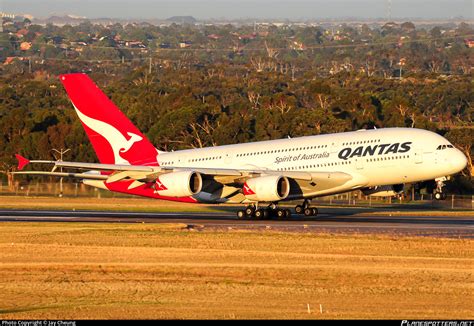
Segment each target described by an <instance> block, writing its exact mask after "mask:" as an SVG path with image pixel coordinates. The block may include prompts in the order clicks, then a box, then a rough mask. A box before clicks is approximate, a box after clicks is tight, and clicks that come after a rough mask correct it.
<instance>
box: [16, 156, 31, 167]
mask: <svg viewBox="0 0 474 326" xmlns="http://www.w3.org/2000/svg"><path fill="white" fill-rule="evenodd" d="M15 157H16V159H17V160H18V170H20V171H21V170H23V168H24V167H25V166H27V165H28V164H29V163H30V160H29V159H27V158H24V157H23V156H21V155H20V154H15Z"/></svg>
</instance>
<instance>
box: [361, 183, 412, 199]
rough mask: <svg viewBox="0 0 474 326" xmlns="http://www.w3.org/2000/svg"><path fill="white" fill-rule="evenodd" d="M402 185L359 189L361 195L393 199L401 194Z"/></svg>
mask: <svg viewBox="0 0 474 326" xmlns="http://www.w3.org/2000/svg"><path fill="white" fill-rule="evenodd" d="M403 187H404V185H403V184H398V185H391V186H376V187H370V188H364V189H361V190H362V193H363V194H364V195H366V196H375V197H393V196H396V195H399V194H400V193H402V192H403Z"/></svg>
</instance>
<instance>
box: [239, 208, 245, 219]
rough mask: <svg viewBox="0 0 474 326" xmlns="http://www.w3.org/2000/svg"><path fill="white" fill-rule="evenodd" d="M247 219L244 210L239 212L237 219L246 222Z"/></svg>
mask: <svg viewBox="0 0 474 326" xmlns="http://www.w3.org/2000/svg"><path fill="white" fill-rule="evenodd" d="M246 217H247V214H246V213H245V211H244V210H243V209H242V210H239V211H237V218H238V219H239V220H245V218H246Z"/></svg>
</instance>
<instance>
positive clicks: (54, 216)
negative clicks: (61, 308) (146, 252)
mask: <svg viewBox="0 0 474 326" xmlns="http://www.w3.org/2000/svg"><path fill="white" fill-rule="evenodd" d="M14 221H17V222H76V223H77V222H88V223H161V224H169V223H172V224H176V223H178V224H180V225H185V226H186V228H188V229H193V230H198V231H203V230H222V231H224V230H276V231H282V232H305V233H337V234H388V235H403V236H432V237H449V238H465V239H473V238H474V214H473V216H455V215H445V216H444V215H437V216H417V215H415V214H413V215H410V214H406V215H403V216H390V214H387V213H384V214H383V215H382V214H380V215H373V214H367V215H364V214H360V213H358V214H357V215H351V214H347V213H346V214H340V213H336V212H334V213H331V212H326V213H324V212H323V213H322V214H320V215H318V216H317V217H312V218H306V217H304V216H295V215H293V217H292V218H291V219H289V220H282V221H278V220H262V221H255V220H238V219H237V218H236V216H235V214H234V213H233V212H219V213H194V212H193V213H189V212H159V213H155V212H154V213H148V212H117V211H108V212H104V211H58V210H44V211H43V210H0V222H14Z"/></svg>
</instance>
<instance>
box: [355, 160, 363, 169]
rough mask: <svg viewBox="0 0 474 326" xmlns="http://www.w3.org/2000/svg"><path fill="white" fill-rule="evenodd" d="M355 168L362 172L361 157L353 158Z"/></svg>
mask: <svg viewBox="0 0 474 326" xmlns="http://www.w3.org/2000/svg"><path fill="white" fill-rule="evenodd" d="M355 166H356V169H357V170H362V169H363V168H364V159H363V158H362V157H357V158H355Z"/></svg>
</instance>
